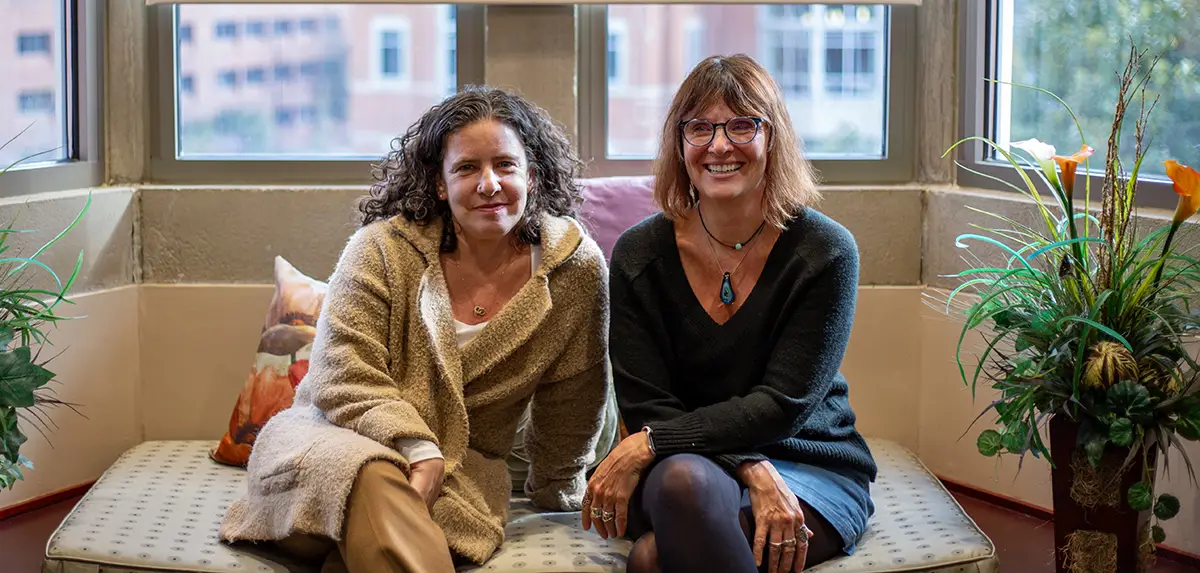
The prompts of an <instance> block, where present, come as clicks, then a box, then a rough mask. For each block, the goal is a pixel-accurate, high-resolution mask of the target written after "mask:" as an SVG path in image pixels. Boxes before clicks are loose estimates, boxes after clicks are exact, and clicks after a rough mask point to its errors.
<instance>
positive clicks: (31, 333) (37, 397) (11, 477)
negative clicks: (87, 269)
mask: <svg viewBox="0 0 1200 573" xmlns="http://www.w3.org/2000/svg"><path fill="white" fill-rule="evenodd" d="M22 133H23V132H22ZM17 136H18V137H19V136H20V134H19V133H18V134H17ZM15 139H16V137H14V138H13V139H10V140H9V141H8V142H6V143H5V144H4V145H0V150H3V149H4V147H6V146H8V145H9V144H11V143H12V142H13V140H15ZM37 155H40V154H37ZM35 156H36V155H35ZM30 157H33V156H30ZM26 159H29V157H25V158H22V159H20V160H18V161H16V162H15V163H13V164H11V165H8V166H6V167H4V168H3V169H2V170H0V185H3V178H2V176H3V175H4V173H6V172H7V171H8V170H9V169H11V168H12V167H14V166H16V165H17V164H19V163H21V162H22V161H24V160H26ZM90 205H91V194H89V195H88V200H87V202H86V203H85V204H84V207H83V209H82V210H81V211H80V213H79V215H77V216H76V217H75V220H74V221H72V222H71V224H70V225H68V226H67V228H66V229H64V230H63V231H62V232H60V233H58V235H56V236H55V237H54V238H52V239H50V240H49V241H48V242H46V244H44V245H42V246H41V248H39V249H37V251H35V252H34V253H33V254H32V255H30V256H27V257H26V256H16V255H10V254H9V252H8V251H9V249H10V248H11V245H10V244H8V238H9V237H10V236H11V235H14V234H17V233H27V232H30V231H27V230H19V229H16V228H14V225H15V220H14V221H13V223H10V224H9V225H7V226H5V227H3V228H0V490H4V489H9V488H11V487H12V486H13V484H15V483H16V482H17V481H18V480H21V479H23V477H24V476H23V475H22V471H23V469H32V468H33V462H32V461H30V460H29V459H28V458H26V457H25V456H23V455H21V445H22V444H24V443H25V441H26V439H27V438H26V436H25V434H24V432H23V431H22V430H21V427H20V423H21V422H24V423H26V424H27V425H28V426H32V427H34V428H35V429H37V430H38V431H41V432H43V433H44V432H45V431H46V430H49V424H50V418H49V417H48V412H47V410H48V409H51V408H55V407H60V406H65V407H68V408H71V409H74V408H75V406H74V405H73V404H70V403H68V402H65V401H63V400H60V399H59V398H57V397H56V396H55V392H54V389H53V388H51V387H49V386H48V384H49V383H50V382H51V381H53V380H54V376H55V374H54V372H51V371H50V370H48V369H47V368H46V365H47V364H48V363H49V362H50V360H51V358H52V357H47V356H44V355H48V354H50V353H48V352H43V351H44V350H45V349H46V347H47V346H49V345H50V340H49V338H48V336H47V327H48V326H50V325H53V324H55V323H57V322H58V321H60V320H65V319H66V317H63V316H61V315H59V314H57V309H58V306H59V305H60V304H63V303H68V304H70V303H71V301H70V300H68V299H67V291H68V290H70V288H71V285H73V284H74V282H75V278H76V277H77V276H78V275H79V269H80V267H81V266H82V264H83V252H82V251H80V253H79V257H78V258H77V259H76V261H75V268H74V269H73V270H72V271H71V275H70V276H69V277H68V278H67V280H66V281H65V282H63V281H61V280H59V277H58V275H57V274H56V273H55V272H54V270H53V269H51V268H50V267H49V266H47V265H46V264H45V263H43V262H41V261H39V260H38V257H39V256H40V255H41V254H42V253H43V252H45V251H46V249H48V248H50V247H51V246H52V245H54V243H56V242H58V241H59V240H60V239H62V237H63V236H65V235H66V234H67V233H68V232H70V231H71V229H74V228H75V225H76V224H78V223H79V221H80V220H81V219H82V218H83V215H84V213H86V212H87V210H88V207H89V206H90ZM38 272H41V273H45V274H46V276H47V277H48V279H49V281H48V282H50V283H52V284H53V286H54V288H53V290H50V289H49V288H38V287H37V286H36V285H35V284H34V283H32V281H33V280H34V279H35V277H34V276H33V274H34V273H38ZM42 282H47V281H46V279H43V280H42Z"/></svg>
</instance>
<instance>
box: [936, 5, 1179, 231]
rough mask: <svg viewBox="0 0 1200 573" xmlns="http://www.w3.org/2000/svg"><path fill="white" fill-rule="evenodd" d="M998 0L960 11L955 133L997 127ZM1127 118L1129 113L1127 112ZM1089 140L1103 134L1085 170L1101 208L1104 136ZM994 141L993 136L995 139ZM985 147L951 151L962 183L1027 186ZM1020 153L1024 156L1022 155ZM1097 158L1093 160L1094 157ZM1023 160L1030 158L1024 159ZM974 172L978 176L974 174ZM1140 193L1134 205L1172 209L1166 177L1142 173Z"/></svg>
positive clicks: (1079, 183) (1080, 185)
mask: <svg viewBox="0 0 1200 573" xmlns="http://www.w3.org/2000/svg"><path fill="white" fill-rule="evenodd" d="M1000 2H1001V0H983V1H981V2H966V3H963V4H962V5H961V7H960V10H961V11H960V12H959V19H960V20H959V55H960V58H959V72H960V76H961V78H962V79H961V80H960V81H959V87H960V90H961V93H960V102H961V104H960V109H961V110H962V111H961V113H960V114H959V126H958V129H959V133H958V137H959V138H960V139H961V138H966V137H971V136H976V135H982V136H984V137H988V138H993V137H994V135H995V131H996V130H997V129H998V127H997V126H996V117H995V112H994V110H993V109H991V107H992V106H994V103H992V102H995V101H996V100H997V99H998V98H1000V97H1003V95H1002V94H1001V87H1000V86H999V85H998V84H996V83H991V82H985V81H984V79H983V78H985V77H992V78H994V77H996V72H997V69H998V67H999V66H1000V65H1001V62H999V61H998V60H997V57H998V54H997V53H996V52H997V50H996V43H995V41H994V40H993V38H994V37H995V36H996V35H997V34H998V33H999V30H998V24H997V23H995V22H994V21H992V20H991V19H990V16H989V15H990V14H994V13H996V11H997V10H998V9H999V8H1000ZM1127 117H1129V116H1127ZM1089 135H1091V136H1092V137H1093V138H1094V137H1095V136H1097V135H1102V136H1103V139H1098V140H1095V141H1093V144H1094V145H1093V147H1095V149H1096V154H1095V155H1093V156H1092V159H1093V168H1092V172H1089V173H1087V174H1086V177H1087V178H1088V182H1087V183H1090V185H1091V189H1092V195H1091V199H1092V202H1093V204H1094V206H1095V207H1097V208H1098V207H1099V206H1100V200H1101V196H1102V195H1101V193H1102V192H1103V186H1104V172H1103V171H1102V170H1101V171H1099V172H1098V173H1097V172H1096V168H1095V165H1100V166H1103V165H1104V154H1105V153H1106V144H1105V143H1103V142H1107V141H1108V139H1107V136H1108V134H1107V133H1105V134H1089ZM993 141H995V139H993ZM987 149H989V147H988V146H987V145H986V144H984V143H983V142H981V141H967V142H964V143H962V144H961V145H960V146H959V147H958V148H957V149H956V150H955V154H954V156H955V159H956V163H957V164H956V165H955V172H956V177H957V182H958V185H959V186H962V187H974V188H980V189H989V190H996V191H1003V192H1006V193H1012V194H1019V193H1018V192H1017V191H1016V190H1015V189H1012V188H1010V187H1008V186H1007V185H1005V184H1003V183H1000V182H999V181H996V180H995V179H992V178H998V179H1000V180H1002V181H1005V182H1007V183H1009V184H1011V185H1016V186H1017V187H1019V188H1022V189H1023V188H1025V183H1024V180H1023V179H1022V177H1021V175H1020V174H1019V173H1018V172H1017V170H1016V169H1014V168H1013V167H1012V165H1010V164H1008V163H1007V162H1004V163H1000V162H996V161H987V160H986V159H985V153H986V152H987ZM1022 156H1023V157H1024V155H1023V154H1022ZM1097 158H1098V159H1099V161H1098V162H1097V161H1096V159H1097ZM1026 159H1028V158H1027V157H1026ZM972 170H974V171H978V172H980V173H982V175H980V174H977V173H972V172H971V171H972ZM1022 170H1023V171H1024V172H1025V174H1026V176H1028V177H1029V178H1030V179H1031V180H1033V181H1035V182H1038V183H1036V187H1037V189H1038V191H1039V192H1040V193H1041V194H1042V195H1043V196H1045V197H1051V195H1050V192H1049V190H1048V189H1045V185H1044V184H1042V183H1040V182H1039V181H1040V178H1039V177H1038V170H1037V169H1036V168H1035V167H1032V166H1023V167H1022ZM1084 176H1085V174H1084V173H1083V172H1082V170H1081V171H1080V173H1079V174H1078V175H1076V183H1075V188H1076V195H1077V196H1079V197H1081V198H1082V190H1083V189H1086V187H1085V185H1086V183H1085V182H1084V181H1083V179H1082V178H1083V177H1084ZM1138 191H1139V192H1138V197H1137V201H1136V205H1135V207H1150V208H1160V209H1174V208H1175V203H1176V195H1175V193H1174V191H1173V186H1172V183H1171V181H1170V180H1169V179H1166V178H1161V179H1160V178H1155V177H1150V176H1141V177H1139V178H1138Z"/></svg>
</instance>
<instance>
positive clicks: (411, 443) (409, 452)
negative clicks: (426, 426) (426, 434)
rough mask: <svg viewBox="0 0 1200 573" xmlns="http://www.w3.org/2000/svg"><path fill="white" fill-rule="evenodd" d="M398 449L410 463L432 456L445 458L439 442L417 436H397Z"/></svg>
mask: <svg viewBox="0 0 1200 573" xmlns="http://www.w3.org/2000/svg"><path fill="white" fill-rule="evenodd" d="M396 450H397V451H399V452H400V455H401V456H403V457H404V459H406V460H408V463H409V465H412V464H415V463H417V462H423V461H425V460H428V459H432V458H444V456H442V450H441V449H439V448H438V447H437V444H434V443H433V442H431V441H429V440H421V439H417V438H397V439H396Z"/></svg>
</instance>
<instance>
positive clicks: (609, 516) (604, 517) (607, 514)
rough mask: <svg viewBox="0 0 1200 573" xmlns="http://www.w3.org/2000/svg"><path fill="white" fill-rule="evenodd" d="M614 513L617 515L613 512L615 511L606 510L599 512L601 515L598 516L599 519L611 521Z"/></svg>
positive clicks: (614, 515)
mask: <svg viewBox="0 0 1200 573" xmlns="http://www.w3.org/2000/svg"><path fill="white" fill-rule="evenodd" d="M616 515H617V514H615V513H611V512H607V511H605V512H603V513H602V514H601V516H600V520H601V521H606V522H607V521H612V520H613V518H614V517H616Z"/></svg>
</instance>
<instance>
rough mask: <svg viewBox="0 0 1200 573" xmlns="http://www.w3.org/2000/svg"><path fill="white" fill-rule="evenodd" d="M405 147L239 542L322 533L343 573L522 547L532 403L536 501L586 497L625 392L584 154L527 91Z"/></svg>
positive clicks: (343, 280) (266, 445) (386, 169)
mask: <svg viewBox="0 0 1200 573" xmlns="http://www.w3.org/2000/svg"><path fill="white" fill-rule="evenodd" d="M396 147H397V149H395V151H393V152H392V153H390V154H389V155H388V157H387V158H386V159H385V160H384V161H383V163H382V164H381V165H380V166H379V170H378V175H377V179H378V182H377V183H376V184H375V185H374V186H373V188H372V190H371V194H370V196H369V197H367V198H365V199H364V200H363V201H361V202H360V204H359V210H360V211H361V226H360V228H359V229H358V230H357V231H356V232H355V233H354V235H353V236H352V237H351V238H350V240H349V242H348V244H347V246H346V247H345V249H344V250H343V252H342V254H341V257H340V259H339V261H338V264H337V267H336V268H335V270H334V272H333V275H332V277H331V279H330V283H329V292H328V295H327V298H326V300H325V304H324V309H323V311H322V313H321V315H320V317H319V319H318V322H317V337H316V340H315V342H314V344H313V350H312V357H311V362H310V370H309V372H308V375H307V376H306V377H305V378H304V380H303V381H302V382H301V383H300V385H299V386H298V387H297V390H296V398H295V402H294V404H293V405H292V406H291V407H290V408H289V409H287V410H285V411H283V412H281V413H279V414H277V415H276V416H274V417H273V418H272V419H271V420H270V421H269V422H268V423H267V424H266V425H265V426H264V427H263V429H262V431H261V433H260V434H259V436H258V438H257V440H256V443H255V447H254V450H253V453H252V454H251V457H250V461H249V464H248V467H247V470H248V480H249V491H248V493H247V495H246V497H244V498H243V499H241V500H238V501H237V502H236V503H234V504H233V505H232V506H231V507H230V509H229V512H228V514H227V516H226V518H225V521H224V523H223V524H222V527H221V537H222V539H225V540H228V541H239V540H244V541H276V542H279V544H280V545H281V546H283V547H284V548H285V549H289V550H292V551H293V552H294V553H303V554H311V553H312V552H313V550H314V545H315V547H316V550H323V551H328V557H327V558H326V567H328V568H332V569H335V570H349V571H350V572H387V571H397V572H399V571H403V572H421V573H450V572H452V571H453V570H454V568H455V566H456V565H457V564H461V563H476V564H481V563H483V562H485V561H486V560H487V559H488V558H489V557H490V556H491V555H492V553H493V552H494V551H495V550H496V548H497V547H498V546H499V545H500V544H501V542H502V541H503V539H504V525H505V519H506V515H507V509H508V501H509V492H510V491H511V489H512V485H511V482H510V480H509V475H508V470H507V465H506V462H505V456H506V455H507V454H508V453H509V452H510V450H511V449H512V447H513V441H514V436H515V435H516V432H517V424H518V420H519V419H520V418H521V416H522V413H523V412H524V411H525V410H526V408H527V406H528V407H529V410H528V411H529V423H528V424H529V425H528V426H527V427H526V428H525V429H524V432H525V433H524V446H525V449H526V453H527V454H528V455H529V457H530V458H531V464H530V469H529V475H528V477H527V479H526V482H525V491H526V493H527V494H528V495H529V497H530V498H531V500H532V501H533V503H534V504H536V505H538V506H540V507H543V508H546V509H549V510H556V511H567V510H578V509H579V508H580V507H581V502H582V497H583V491H584V487H585V471H586V468H587V466H588V464H589V463H591V462H592V460H593V458H594V456H595V454H594V451H593V450H594V447H595V445H596V443H597V437H598V434H599V431H600V428H601V425H602V423H603V418H604V415H605V402H606V397H607V396H608V395H609V392H610V382H609V372H608V365H607V360H606V357H607V335H608V291H607V281H606V278H605V277H606V273H607V269H606V266H605V263H604V258H603V254H602V253H601V250H600V248H599V247H598V246H597V245H596V243H595V242H594V241H593V240H592V239H591V238H589V237H588V236H586V235H585V234H584V231H583V229H582V228H581V226H580V225H579V224H578V223H577V222H576V221H575V220H574V219H573V215H574V214H575V210H576V208H577V205H578V204H579V202H580V196H581V191H580V188H579V186H578V184H577V183H576V179H575V178H576V175H577V173H578V168H579V165H580V163H579V161H578V159H577V158H576V157H575V155H574V154H573V153H572V151H571V145H570V143H569V142H568V140H567V138H566V136H565V135H564V134H563V132H562V130H561V129H560V128H558V127H557V126H555V124H554V123H553V122H552V121H551V119H550V118H549V116H548V115H547V114H546V113H545V112H544V111H543V110H541V109H539V108H537V107H535V106H534V105H533V104H531V103H529V102H528V101H526V100H524V99H522V98H520V97H518V96H516V95H512V94H509V93H506V92H504V91H501V90H497V89H490V88H470V89H467V90H464V91H463V92H461V93H458V94H456V95H454V96H451V97H449V98H448V99H446V100H445V101H443V102H442V103H441V104H439V105H437V106H434V107H433V108H432V109H430V110H429V111H428V112H427V113H426V114H425V115H424V116H423V117H422V118H421V119H419V120H418V121H417V122H416V124H414V125H413V126H412V127H411V128H410V129H409V130H408V132H407V133H406V134H405V135H404V136H403V137H402V138H400V140H399V145H398V146H396ZM314 542H316V543H315V544H314ZM331 542H332V543H331ZM322 546H323V547H324V549H322ZM334 546H336V549H335V548H334Z"/></svg>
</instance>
